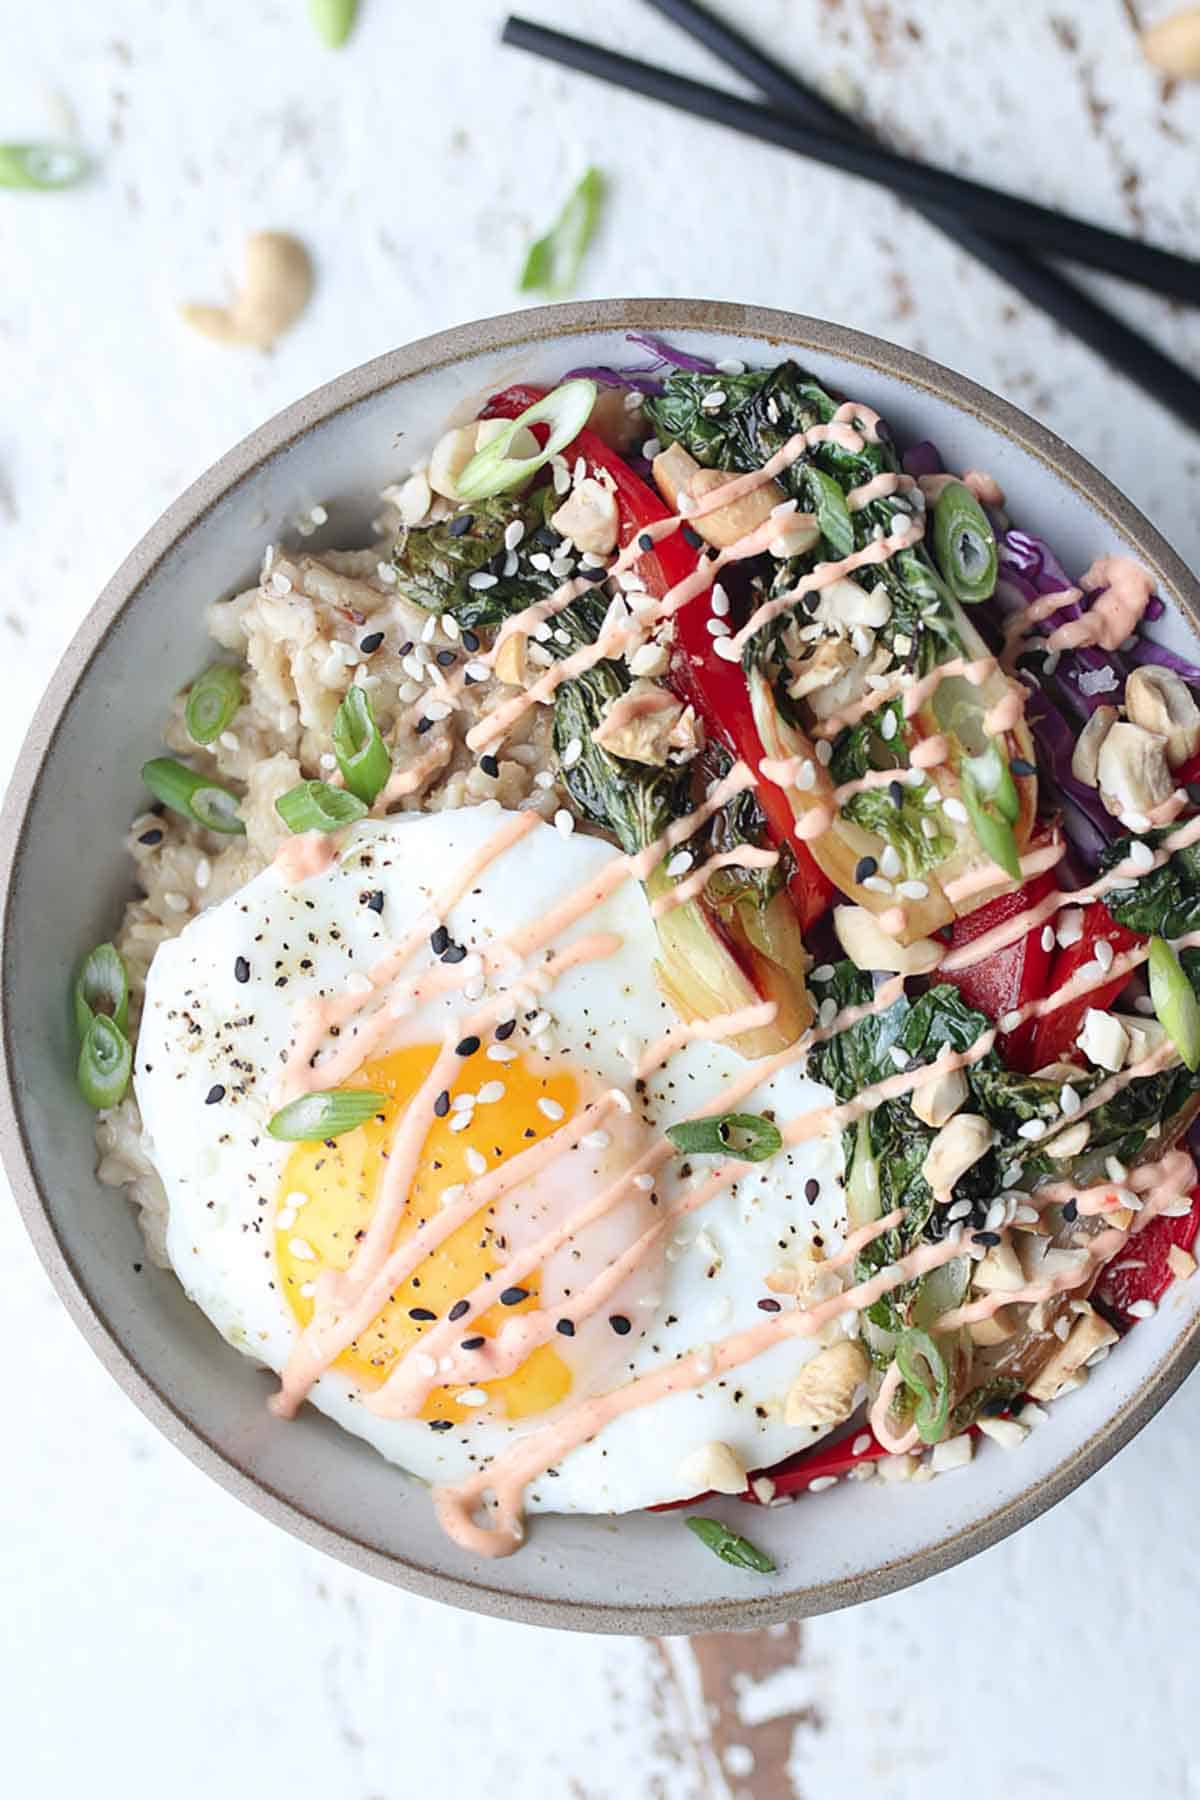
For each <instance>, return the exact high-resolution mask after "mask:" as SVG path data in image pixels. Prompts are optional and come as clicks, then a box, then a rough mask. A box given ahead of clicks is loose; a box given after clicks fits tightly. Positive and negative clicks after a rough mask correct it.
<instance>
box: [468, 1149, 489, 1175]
mask: <svg viewBox="0 0 1200 1800" xmlns="http://www.w3.org/2000/svg"><path fill="white" fill-rule="evenodd" d="M467 1167H468V1169H470V1171H471V1173H472V1175H484V1174H486V1173H487V1161H486V1159H485V1158H484V1157H483V1156H481V1155H480V1153H479V1151H478V1150H476V1148H475V1146H474V1145H473V1144H468V1145H467Z"/></svg>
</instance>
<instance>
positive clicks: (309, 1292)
mask: <svg viewBox="0 0 1200 1800" xmlns="http://www.w3.org/2000/svg"><path fill="white" fill-rule="evenodd" d="M316 1291H317V1284H316V1282H315V1281H302V1282H301V1283H300V1295H301V1298H302V1299H304V1300H311V1299H312V1297H313V1295H314V1294H315V1293H316Z"/></svg>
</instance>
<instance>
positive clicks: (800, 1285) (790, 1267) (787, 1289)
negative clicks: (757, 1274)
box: [764, 1256, 842, 1309]
mask: <svg viewBox="0 0 1200 1800" xmlns="http://www.w3.org/2000/svg"><path fill="white" fill-rule="evenodd" d="M764 1283H765V1285H766V1286H767V1287H768V1288H770V1290H771V1292H772V1293H773V1294H791V1295H792V1296H793V1297H794V1298H795V1301H796V1304H797V1306H799V1307H800V1308H802V1309H803V1308H806V1307H810V1306H817V1305H819V1303H820V1302H821V1301H822V1300H832V1298H833V1296H834V1295H835V1294H840V1293H841V1291H842V1283H841V1278H840V1276H839V1275H838V1273H837V1271H836V1269H830V1268H828V1267H826V1265H825V1264H824V1263H821V1262H818V1261H817V1260H816V1259H815V1257H811V1256H800V1257H797V1259H796V1261H795V1262H794V1263H786V1264H784V1265H782V1266H781V1267H780V1268H778V1269H772V1270H771V1272H770V1274H769V1275H767V1276H766V1277H765V1278H764Z"/></svg>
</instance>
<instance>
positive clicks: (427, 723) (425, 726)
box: [417, 719, 433, 737]
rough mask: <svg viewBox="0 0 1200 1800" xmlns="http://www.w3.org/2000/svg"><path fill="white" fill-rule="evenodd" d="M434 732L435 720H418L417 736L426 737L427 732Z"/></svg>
mask: <svg viewBox="0 0 1200 1800" xmlns="http://www.w3.org/2000/svg"><path fill="white" fill-rule="evenodd" d="M432 730H433V720H432V719H418V720H417V736H418V737H424V736H425V733H426V732H427V731H432Z"/></svg>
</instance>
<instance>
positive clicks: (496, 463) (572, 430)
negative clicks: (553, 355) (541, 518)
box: [455, 376, 596, 500]
mask: <svg viewBox="0 0 1200 1800" xmlns="http://www.w3.org/2000/svg"><path fill="white" fill-rule="evenodd" d="M595 404H596V384H595V382H594V381H588V380H586V379H585V378H584V377H582V376H580V377H579V378H577V379H576V380H574V381H564V382H562V383H561V384H560V385H559V386H558V387H556V388H551V390H550V392H549V393H548V394H543V396H542V398H541V399H540V400H537V401H535V402H534V404H533V405H532V406H527V407H526V408H525V411H524V412H523V413H518V415H517V417H516V418H515V419H510V420H509V421H508V423H507V425H506V426H505V429H504V430H503V431H501V432H498V433H497V435H496V436H495V437H494V438H493V439H492V441H491V443H489V444H485V445H484V447H483V449H482V450H477V451H476V452H475V454H474V456H473V457H472V458H471V460H470V462H469V463H468V464H467V466H466V468H465V469H464V470H463V471H462V473H461V475H460V476H459V477H458V480H457V482H456V483H455V486H456V487H457V489H458V493H459V497H460V499H463V500H486V499H489V498H490V497H491V496H492V495H493V494H503V493H505V492H506V491H507V490H508V489H509V488H515V487H520V486H521V484H522V482H525V481H528V479H529V477H530V476H531V475H536V474H537V471H538V470H539V469H540V468H542V467H543V466H544V465H545V464H546V463H548V462H549V461H550V458H551V457H552V456H557V455H558V453H559V451H560V450H562V449H565V447H566V446H567V445H568V444H569V443H570V442H571V440H572V439H573V438H575V437H577V436H578V435H579V433H580V432H581V431H582V430H583V427H584V426H585V425H586V424H587V422H588V418H589V416H590V414H591V410H592V408H593V406H594V405H595ZM528 425H549V427H550V435H549V436H548V437H547V439H546V442H545V443H544V444H543V446H542V448H541V449H540V450H539V451H538V452H537V453H536V455H534V456H510V455H509V454H508V452H509V449H510V447H511V445H512V442H513V439H514V438H515V437H516V435H517V433H518V432H519V431H520V430H521V429H522V427H524V426H528Z"/></svg>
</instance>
